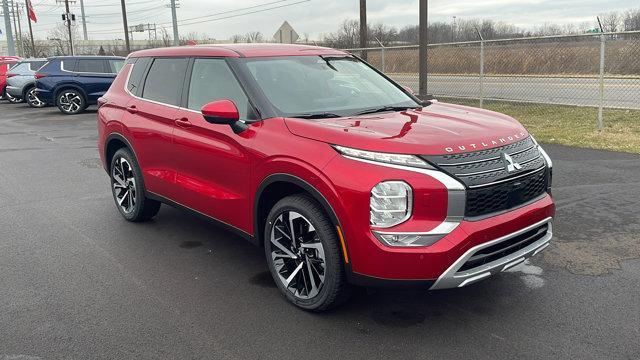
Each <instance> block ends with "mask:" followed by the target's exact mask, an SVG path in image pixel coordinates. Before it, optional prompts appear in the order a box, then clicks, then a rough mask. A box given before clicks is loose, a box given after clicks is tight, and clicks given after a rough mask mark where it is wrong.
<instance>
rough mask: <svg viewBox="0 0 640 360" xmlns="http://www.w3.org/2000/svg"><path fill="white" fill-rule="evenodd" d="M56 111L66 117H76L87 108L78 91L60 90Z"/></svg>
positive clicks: (82, 96)
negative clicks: (58, 110)
mask: <svg viewBox="0 0 640 360" xmlns="http://www.w3.org/2000/svg"><path fill="white" fill-rule="evenodd" d="M57 104H58V109H60V111H61V112H62V113H63V114H66V115H76V114H79V113H81V112H83V111H84V109H86V108H87V101H86V100H85V99H84V95H82V94H81V93H80V92H79V91H78V90H73V89H67V90H62V91H61V92H60V93H59V94H58V99H57Z"/></svg>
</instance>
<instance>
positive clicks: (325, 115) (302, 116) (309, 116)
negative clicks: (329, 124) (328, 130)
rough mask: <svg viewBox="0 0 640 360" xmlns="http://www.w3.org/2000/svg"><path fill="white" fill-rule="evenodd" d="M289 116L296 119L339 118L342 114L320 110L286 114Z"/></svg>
mask: <svg viewBox="0 0 640 360" xmlns="http://www.w3.org/2000/svg"><path fill="white" fill-rule="evenodd" d="M288 117H290V118H298V119H329V118H339V117H342V115H338V114H334V113H329V112H321V113H313V114H298V115H291V116H288Z"/></svg>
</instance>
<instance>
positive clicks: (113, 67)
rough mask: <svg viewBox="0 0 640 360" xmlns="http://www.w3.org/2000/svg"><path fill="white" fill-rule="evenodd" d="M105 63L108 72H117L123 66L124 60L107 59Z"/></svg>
mask: <svg viewBox="0 0 640 360" xmlns="http://www.w3.org/2000/svg"><path fill="white" fill-rule="evenodd" d="M107 64H108V65H109V72H111V73H112V74H117V73H119V72H120V70H121V69H122V67H123V66H124V60H120V59H114V60H107Z"/></svg>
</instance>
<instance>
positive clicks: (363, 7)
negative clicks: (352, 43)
mask: <svg viewBox="0 0 640 360" xmlns="http://www.w3.org/2000/svg"><path fill="white" fill-rule="evenodd" d="M367 30H368V29H367V0H360V48H361V49H364V48H366V47H367V42H368V41H367ZM362 59H364V60H367V51H366V50H363V51H362Z"/></svg>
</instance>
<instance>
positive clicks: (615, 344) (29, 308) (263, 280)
mask: <svg viewBox="0 0 640 360" xmlns="http://www.w3.org/2000/svg"><path fill="white" fill-rule="evenodd" d="M95 118H96V114H95V110H94V111H89V112H88V113H86V114H83V115H79V116H71V117H69V116H63V115H61V114H60V113H59V112H58V110H57V109H55V108H45V109H39V110H33V109H29V108H28V107H27V106H26V105H24V104H18V105H9V104H6V103H1V104H0V359H12V360H13V359H62V358H64V359H93V358H168V359H169V358H176V359H196V358H210V359H213V358H215V359H218V358H242V359H290V358H291V359H293V358H295V359H306V358H318V359H351V358H356V359H375V358H401V359H413V358H421V359H431V358H456V359H478V358H491V359H501V358H504V359H513V358H525V359H526V358H541V357H553V358H575V359H591V358H598V359H611V358H615V359H637V358H639V357H640V341H639V340H638V339H640V260H639V259H640V156H637V155H630V154H621V153H611V152H602V151H592V150H582V149H572V148H567V147H561V146H546V148H547V149H548V152H549V153H550V155H551V156H552V158H553V159H554V160H555V169H554V183H555V184H554V185H555V189H554V192H555V193H554V195H555V197H556V199H557V205H558V214H557V215H558V218H557V221H556V224H555V238H554V240H553V244H552V245H551V246H550V247H549V248H548V249H547V250H545V251H544V252H543V253H542V254H541V255H540V256H538V257H537V258H534V259H532V261H531V262H528V263H526V264H524V265H522V266H519V267H517V268H515V269H514V270H513V271H511V272H509V273H505V274H503V275H502V276H498V277H495V278H492V279H489V280H487V281H484V282H481V283H478V284H475V285H472V286H469V287H468V288H463V289H459V290H446V291H439V292H431V293H427V292H416V291H411V292H407V291H378V292H373V293H368V292H364V291H360V292H357V293H356V295H355V296H354V298H353V299H352V300H351V301H350V302H349V303H348V304H346V306H343V307H341V308H339V309H337V310H335V311H332V312H329V313H324V314H310V313H306V312H303V311H301V310H299V309H297V308H295V307H294V306H292V305H290V304H288V303H287V302H286V301H285V300H284V299H283V298H282V297H281V295H280V293H279V292H278V290H277V289H276V287H275V284H274V283H273V281H272V280H271V277H270V275H269V273H268V271H267V267H266V263H265V261H264V260H263V252H262V251H261V249H257V248H255V247H253V246H252V245H250V244H249V243H247V242H245V241H244V240H242V239H240V238H237V237H235V236H234V235H233V234H231V233H228V232H224V231H222V230H220V229H218V228H216V227H215V226H214V225H212V224H210V223H208V222H206V221H204V220H201V219H199V218H196V217H193V216H192V215H190V214H187V213H183V212H181V211H179V210H175V209H172V208H170V207H167V206H164V207H163V208H162V210H161V211H160V214H159V215H158V217H157V218H156V219H155V220H154V221H153V222H151V223H147V224H130V223H127V222H125V221H124V220H123V219H122V218H121V217H120V215H119V214H118V213H117V211H116V209H115V207H114V204H113V200H112V197H111V193H110V190H109V181H108V177H107V175H106V173H105V172H104V170H103V169H102V168H101V166H100V162H99V160H98V153H97V150H96V141H97V133H96V126H95V122H96V121H95Z"/></svg>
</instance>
